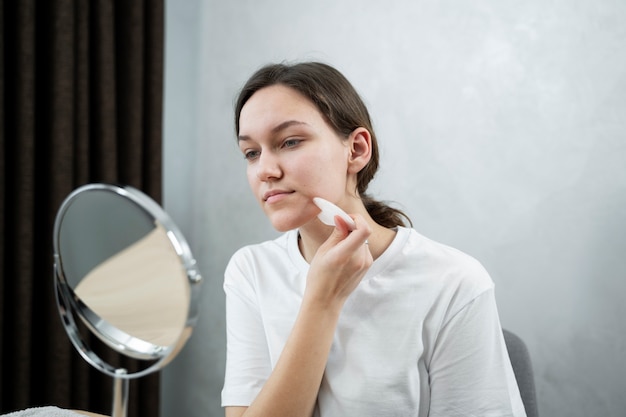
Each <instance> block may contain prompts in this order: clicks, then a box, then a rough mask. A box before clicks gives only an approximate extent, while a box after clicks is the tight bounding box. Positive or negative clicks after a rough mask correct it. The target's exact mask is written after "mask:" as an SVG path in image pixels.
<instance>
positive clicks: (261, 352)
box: [222, 252, 271, 407]
mask: <svg viewBox="0 0 626 417" xmlns="http://www.w3.org/2000/svg"><path fill="white" fill-rule="evenodd" d="M251 277H252V274H251V267H250V266H249V263H248V262H247V261H246V258H245V256H244V255H243V253H242V252H238V253H236V254H235V255H234V256H233V258H232V259H231V261H230V262H229V264H228V266H227V267H226V272H225V277H224V292H225V295H226V351H227V354H226V372H225V377H224V387H223V389H222V406H223V407H226V406H248V405H250V404H251V403H252V401H253V400H254V398H256V396H257V394H258V393H259V391H260V390H261V388H262V387H263V385H264V384H265V381H266V380H267V378H268V377H269V374H270V373H271V369H270V359H269V352H268V348H267V342H266V337H265V333H264V330H263V323H262V319H261V315H260V312H259V308H258V303H257V299H256V295H255V290H254V283H253V282H252V279H251Z"/></svg>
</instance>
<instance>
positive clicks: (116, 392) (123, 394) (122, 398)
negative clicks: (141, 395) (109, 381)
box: [111, 368, 130, 417]
mask: <svg viewBox="0 0 626 417" xmlns="http://www.w3.org/2000/svg"><path fill="white" fill-rule="evenodd" d="M115 374H116V376H115V377H113V407H112V409H113V414H112V416H111V417H126V412H127V410H128V384H129V382H130V381H129V380H128V378H123V377H122V375H126V374H127V371H126V369H124V368H119V369H116V370H115Z"/></svg>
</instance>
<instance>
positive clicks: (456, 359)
mask: <svg viewBox="0 0 626 417" xmlns="http://www.w3.org/2000/svg"><path fill="white" fill-rule="evenodd" d="M429 375H430V390H431V395H430V414H429V416H430V417H444V416H445V417H455V416H459V417H461V416H462V417H472V416H480V417H525V416H526V412H525V410H524V405H523V403H522V400H521V397H520V394H519V389H518V387H517V382H516V380H515V375H514V373H513V369H512V367H511V362H510V359H509V356H508V353H507V350H506V345H505V342H504V337H503V335H502V327H501V325H500V320H499V317H498V312H497V307H496V301H495V295H494V290H493V288H490V289H488V290H486V291H484V292H482V293H481V294H480V295H478V296H477V297H476V298H474V299H473V300H472V301H471V302H469V303H468V304H467V305H465V306H464V307H463V308H462V309H460V310H459V311H458V312H457V313H456V314H454V316H453V317H451V318H450V319H449V321H448V322H447V323H445V324H444V325H443V327H442V329H441V331H440V333H439V335H438V337H437V341H436V344H435V348H434V350H433V356H432V359H431V362H430V369H429Z"/></svg>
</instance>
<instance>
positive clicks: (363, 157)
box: [348, 127, 372, 174]
mask: <svg viewBox="0 0 626 417" xmlns="http://www.w3.org/2000/svg"><path fill="white" fill-rule="evenodd" d="M348 143H349V145H350V156H349V159H348V172H349V173H351V174H356V173H358V172H359V171H360V170H362V169H363V168H364V167H365V166H366V165H367V163H368V162H369V161H370V159H371V157H372V136H371V135H370V132H369V130H367V129H366V128H364V127H357V128H356V129H354V130H353V131H352V133H350V136H349V137H348Z"/></svg>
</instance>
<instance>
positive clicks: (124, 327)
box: [54, 184, 201, 378]
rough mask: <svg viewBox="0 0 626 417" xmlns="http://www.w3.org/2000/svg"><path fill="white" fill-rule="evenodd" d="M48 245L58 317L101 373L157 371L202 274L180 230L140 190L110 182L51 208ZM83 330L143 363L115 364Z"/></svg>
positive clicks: (187, 317) (187, 322)
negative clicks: (122, 367)
mask: <svg viewBox="0 0 626 417" xmlns="http://www.w3.org/2000/svg"><path fill="white" fill-rule="evenodd" d="M54 251H55V285H56V290H57V301H58V305H59V311H60V314H61V318H62V320H63V324H64V326H65V329H66V331H67V333H68V335H69V336H70V339H71V340H72V343H73V344H74V345H75V347H76V348H77V350H78V351H79V352H80V354H81V355H82V356H83V357H84V358H85V359H86V360H87V361H88V362H89V363H91V364H92V365H93V366H95V367H96V368H98V369H100V370H101V371H102V372H105V373H107V374H109V375H111V376H114V377H120V375H121V376H122V377H123V378H131V377H138V376H141V375H144V374H147V373H148V372H152V371H155V370H158V369H160V368H161V367H163V366H164V365H165V364H167V363H168V362H169V361H170V360H171V359H172V358H173V357H174V356H175V355H176V353H177V352H178V351H179V350H180V348H181V347H182V346H183V345H184V343H185V342H186V341H187V339H188V338H189V336H190V335H191V332H192V329H193V327H194V325H195V322H196V319H197V304H198V302H197V298H198V291H199V285H200V283H201V277H200V274H199V271H198V270H197V267H196V262H195V259H194V258H193V256H192V254H191V251H190V249H189V246H188V244H187V242H186V240H185V239H184V237H183V235H182V233H180V231H179V230H178V228H177V227H176V226H175V225H174V223H173V222H172V221H171V219H170V218H169V217H168V216H167V214H166V213H165V212H164V211H163V210H162V209H161V207H160V206H159V205H158V204H157V203H156V202H154V201H153V200H152V199H151V198H150V197H148V196H147V195H145V194H144V193H142V192H140V191H139V190H136V189H134V188H132V187H120V186H114V185H109V184H89V185H86V186H83V187H81V188H79V189H77V190H75V191H74V192H73V193H71V194H70V195H69V196H68V197H67V198H66V200H65V201H64V202H63V204H62V205H61V208H60V209H59V211H58V213H57V217H56V221H55V228H54ZM85 332H91V333H92V334H94V335H95V336H96V337H97V340H98V341H99V342H101V343H102V344H104V345H105V346H107V347H108V348H110V349H113V350H115V351H117V352H119V353H122V354H123V355H124V356H127V357H130V358H133V359H138V360H140V362H141V364H142V366H140V368H139V370H138V371H136V372H132V373H127V372H126V371H125V370H122V371H121V370H120V365H119V364H112V363H109V362H107V361H105V360H103V359H102V357H101V355H99V353H97V351H98V349H94V348H93V342H90V338H89V337H88V336H87V335H86V334H85ZM91 339H93V338H91Z"/></svg>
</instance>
